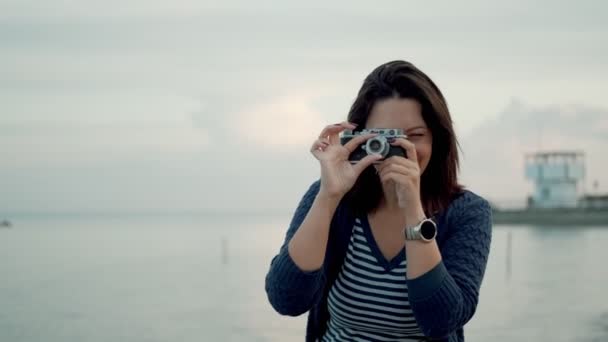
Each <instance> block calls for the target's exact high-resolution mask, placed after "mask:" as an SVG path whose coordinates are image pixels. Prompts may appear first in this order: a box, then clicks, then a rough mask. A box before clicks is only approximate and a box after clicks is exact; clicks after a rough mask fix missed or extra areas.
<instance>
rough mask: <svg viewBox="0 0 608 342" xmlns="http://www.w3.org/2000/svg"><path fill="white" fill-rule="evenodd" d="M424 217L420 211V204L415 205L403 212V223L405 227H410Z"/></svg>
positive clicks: (422, 211)
mask: <svg viewBox="0 0 608 342" xmlns="http://www.w3.org/2000/svg"><path fill="white" fill-rule="evenodd" d="M425 218H426V215H425V213H424V210H423V209H422V204H420V203H417V204H416V205H413V206H410V207H409V208H407V209H406V210H405V222H406V227H411V226H414V225H416V224H418V223H419V222H420V221H422V220H424V219H425Z"/></svg>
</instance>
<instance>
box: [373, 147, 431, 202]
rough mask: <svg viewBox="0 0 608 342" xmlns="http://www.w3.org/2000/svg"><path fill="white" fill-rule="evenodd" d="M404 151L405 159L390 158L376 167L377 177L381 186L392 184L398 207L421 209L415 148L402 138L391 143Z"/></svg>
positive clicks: (418, 167)
mask: <svg viewBox="0 0 608 342" xmlns="http://www.w3.org/2000/svg"><path fill="white" fill-rule="evenodd" d="M391 145H393V146H400V147H402V148H403V149H404V150H405V151H406V153H407V154H406V155H407V157H406V158H404V157H400V156H392V157H390V158H388V159H386V160H384V161H383V162H382V163H380V165H378V168H377V170H378V175H379V176H380V181H381V182H382V184H383V185H385V186H386V185H387V183H390V182H391V181H392V182H394V185H395V192H396V195H397V200H398V205H399V207H401V208H407V209H408V211H410V210H413V211H418V209H421V208H422V205H421V201H420V166H419V165H418V156H417V155H416V146H415V145H414V144H413V143H412V142H411V141H409V140H406V139H404V138H396V139H395V140H394V141H393V142H391Z"/></svg>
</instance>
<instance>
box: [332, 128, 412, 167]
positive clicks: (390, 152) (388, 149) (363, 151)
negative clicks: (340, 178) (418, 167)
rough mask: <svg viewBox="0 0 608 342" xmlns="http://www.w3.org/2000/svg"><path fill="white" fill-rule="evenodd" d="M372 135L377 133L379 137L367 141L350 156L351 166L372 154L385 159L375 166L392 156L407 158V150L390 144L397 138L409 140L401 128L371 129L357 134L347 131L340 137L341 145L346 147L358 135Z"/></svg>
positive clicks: (356, 132)
mask: <svg viewBox="0 0 608 342" xmlns="http://www.w3.org/2000/svg"><path fill="white" fill-rule="evenodd" d="M370 133H376V134H378V135H376V136H375V137H372V138H369V139H367V141H366V142H364V143H362V144H361V145H359V146H358V147H357V148H356V149H355V150H354V151H353V153H351V154H350V156H349V157H348V160H349V161H350V163H351V164H356V163H357V162H358V161H359V160H361V159H363V158H365V157H366V156H367V155H370V154H379V155H381V156H382V157H383V158H382V159H380V160H378V161H376V162H374V163H375V164H377V163H379V162H382V161H383V160H385V159H386V158H389V157H392V156H401V157H406V156H407V154H406V152H405V150H404V149H403V148H402V147H401V146H393V145H391V144H390V143H391V142H392V141H393V140H394V139H395V138H407V135H405V133H404V132H403V129H400V128H370V129H362V130H361V131H355V132H353V131H352V130H345V131H344V132H342V135H341V136H340V144H342V145H344V144H346V143H347V142H349V141H350V140H351V139H352V138H354V137H356V136H358V135H366V134H370Z"/></svg>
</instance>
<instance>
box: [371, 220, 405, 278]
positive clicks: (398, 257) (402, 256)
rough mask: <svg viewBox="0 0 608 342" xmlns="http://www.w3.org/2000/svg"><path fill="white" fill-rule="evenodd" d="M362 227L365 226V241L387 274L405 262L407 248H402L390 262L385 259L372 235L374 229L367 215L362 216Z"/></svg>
mask: <svg viewBox="0 0 608 342" xmlns="http://www.w3.org/2000/svg"><path fill="white" fill-rule="evenodd" d="M360 220H361V225H362V226H363V227H362V228H363V233H364V234H365V239H366V240H367V244H368V245H369V247H370V249H371V251H372V253H373V255H374V257H376V260H378V263H379V264H380V266H382V267H384V269H385V270H386V271H387V272H390V271H391V270H393V269H394V268H395V267H397V266H399V265H401V262H403V260H405V248H402V249H401V251H400V252H399V253H398V254H397V255H395V257H393V259H391V260H390V261H389V260H387V259H386V258H385V257H384V254H382V251H381V250H380V247H378V244H377V243H376V239H374V234H373V233H372V228H371V226H370V224H369V220H368V218H367V215H362V217H361V219H360Z"/></svg>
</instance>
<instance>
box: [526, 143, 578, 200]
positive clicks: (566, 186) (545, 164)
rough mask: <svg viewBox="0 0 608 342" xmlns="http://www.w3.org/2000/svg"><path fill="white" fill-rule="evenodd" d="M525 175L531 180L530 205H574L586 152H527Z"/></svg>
mask: <svg viewBox="0 0 608 342" xmlns="http://www.w3.org/2000/svg"><path fill="white" fill-rule="evenodd" d="M525 169H526V178H527V179H529V180H532V181H533V182H534V185H535V188H534V193H533V194H532V196H531V197H530V198H529V199H528V207H530V208H573V207H576V206H577V204H578V200H579V197H580V194H579V191H580V189H579V185H581V186H582V185H583V184H584V178H585V155H584V153H583V152H579V151H555V152H537V153H532V154H528V155H526V160H525Z"/></svg>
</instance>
